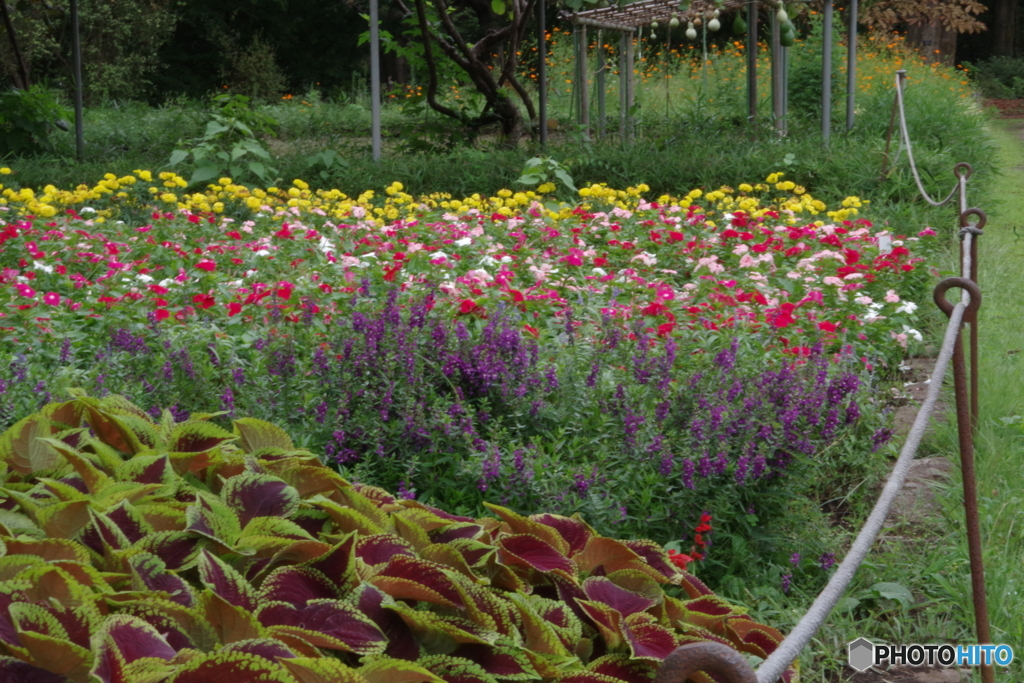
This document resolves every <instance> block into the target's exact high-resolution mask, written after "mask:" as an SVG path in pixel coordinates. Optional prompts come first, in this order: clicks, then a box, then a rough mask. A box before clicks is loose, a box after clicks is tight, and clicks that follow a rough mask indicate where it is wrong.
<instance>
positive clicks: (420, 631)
mask: <svg viewBox="0 0 1024 683" xmlns="http://www.w3.org/2000/svg"><path fill="white" fill-rule="evenodd" d="M383 606H384V607H386V608H388V609H391V610H393V611H395V612H397V613H398V615H399V616H400V617H401V618H402V621H404V622H405V624H406V625H407V626H408V627H409V629H410V630H411V631H412V632H413V634H415V636H416V639H417V640H418V641H419V642H420V643H421V644H422V645H423V647H424V649H426V650H427V651H428V652H451V651H452V650H453V649H454V648H455V647H456V645H457V644H458V643H476V644H479V645H491V644H493V643H495V642H497V640H498V639H499V638H500V637H501V634H499V633H495V632H494V631H490V630H488V629H485V628H482V627H480V626H478V625H477V624H475V623H473V622H472V621H470V620H468V619H464V618H462V617H456V616H448V615H441V614H436V613H434V612H429V611H426V610H418V609H415V608H414V607H411V606H409V605H408V604H406V603H404V602H398V601H396V600H393V599H391V598H388V599H386V600H384V602H383Z"/></svg>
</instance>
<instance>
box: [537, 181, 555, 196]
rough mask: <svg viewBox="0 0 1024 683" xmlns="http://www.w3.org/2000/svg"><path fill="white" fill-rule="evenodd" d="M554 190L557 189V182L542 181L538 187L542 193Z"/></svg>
mask: <svg viewBox="0 0 1024 683" xmlns="http://www.w3.org/2000/svg"><path fill="white" fill-rule="evenodd" d="M554 191H555V184H554V183H541V184H540V186H539V187H538V188H537V192H540V193H541V194H547V193H548V192H554Z"/></svg>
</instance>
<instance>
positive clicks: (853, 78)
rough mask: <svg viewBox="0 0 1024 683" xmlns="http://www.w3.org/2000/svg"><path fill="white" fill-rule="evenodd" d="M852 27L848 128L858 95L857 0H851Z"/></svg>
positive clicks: (848, 60) (848, 47)
mask: <svg viewBox="0 0 1024 683" xmlns="http://www.w3.org/2000/svg"><path fill="white" fill-rule="evenodd" d="M848 11H849V13H850V17H849V19H850V29H849V31H848V33H847V36H848V37H847V39H846V130H848V131H849V130H853V116H854V114H853V109H854V103H855V102H854V100H855V99H856V96H857V0H850V8H849V10H848Z"/></svg>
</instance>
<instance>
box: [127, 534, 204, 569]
mask: <svg viewBox="0 0 1024 683" xmlns="http://www.w3.org/2000/svg"><path fill="white" fill-rule="evenodd" d="M140 551H141V552H148V553H152V554H154V555H156V556H157V557H159V558H160V559H161V560H162V561H163V562H164V563H165V564H166V566H167V568H168V569H173V570H176V571H177V570H181V569H188V568H189V567H191V566H192V565H193V564H194V563H195V558H196V555H197V554H198V553H199V538H198V537H197V536H196V535H195V534H191V533H188V532H187V531H157V532H155V533H152V534H149V535H147V536H146V537H144V538H143V539H142V540H140V541H138V542H137V543H134V544H133V545H132V547H131V549H130V551H129V552H130V553H131V554H135V553H136V552H140Z"/></svg>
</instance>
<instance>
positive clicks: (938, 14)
mask: <svg viewBox="0 0 1024 683" xmlns="http://www.w3.org/2000/svg"><path fill="white" fill-rule="evenodd" d="M985 9H986V8H985V5H983V4H981V3H980V2H978V0H877V1H876V2H870V3H867V4H866V5H865V6H864V8H863V11H862V12H861V15H860V21H861V23H866V24H867V25H869V26H871V27H873V28H876V29H881V30H882V31H891V30H894V29H896V28H897V27H899V26H904V27H906V29H907V40H908V41H909V42H910V43H911V44H912V45H914V46H915V47H917V48H918V50H919V51H920V52H921V53H922V54H923V55H924V56H925V57H926V58H928V59H931V60H932V61H947V62H952V60H953V57H954V53H955V52H956V37H957V35H958V34H961V33H977V32H978V31H984V30H985V24H983V23H982V22H981V21H979V20H978V15H979V14H981V13H982V12H984V11H985Z"/></svg>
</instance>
